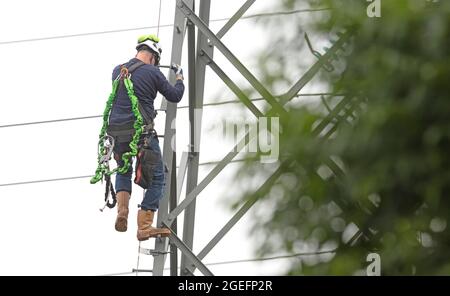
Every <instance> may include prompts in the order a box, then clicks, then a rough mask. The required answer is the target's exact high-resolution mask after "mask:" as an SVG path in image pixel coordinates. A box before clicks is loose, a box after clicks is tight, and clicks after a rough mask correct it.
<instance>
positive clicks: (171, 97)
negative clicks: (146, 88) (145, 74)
mask: <svg viewBox="0 0 450 296" xmlns="http://www.w3.org/2000/svg"><path fill="white" fill-rule="evenodd" d="M176 77H177V81H176V82H175V85H174V86H172V85H170V83H169V81H167V79H166V77H164V75H163V74H162V73H161V72H159V74H158V91H159V92H160V93H161V94H162V95H163V96H164V97H165V98H166V99H167V100H168V101H169V102H172V103H178V102H180V101H181V98H182V97H183V94H184V84H183V75H182V74H181V75H179V74H177V75H176Z"/></svg>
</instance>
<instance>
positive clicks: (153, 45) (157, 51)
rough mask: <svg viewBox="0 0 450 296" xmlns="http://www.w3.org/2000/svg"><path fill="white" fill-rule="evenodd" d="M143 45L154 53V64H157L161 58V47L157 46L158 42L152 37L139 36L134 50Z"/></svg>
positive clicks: (139, 48)
mask: <svg viewBox="0 0 450 296" xmlns="http://www.w3.org/2000/svg"><path fill="white" fill-rule="evenodd" d="M144 46H145V47H148V49H150V51H151V52H152V53H153V54H154V55H155V58H156V65H158V64H159V61H160V60H161V53H162V49H161V47H160V46H159V44H158V42H156V41H155V40H153V39H152V38H145V39H143V38H140V39H139V40H138V44H137V45H136V50H141V49H142V47H144Z"/></svg>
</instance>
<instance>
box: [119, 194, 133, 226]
mask: <svg viewBox="0 0 450 296" xmlns="http://www.w3.org/2000/svg"><path fill="white" fill-rule="evenodd" d="M116 198H117V219H116V230H117V231H119V232H125V231H127V225H128V221H127V220H128V204H129V202H130V194H129V193H128V192H126V191H120V192H117V195H116Z"/></svg>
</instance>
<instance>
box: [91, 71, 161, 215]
mask: <svg viewBox="0 0 450 296" xmlns="http://www.w3.org/2000/svg"><path fill="white" fill-rule="evenodd" d="M142 65H144V63H143V62H136V63H134V64H132V65H131V66H129V67H128V68H127V67H125V65H122V66H121V68H120V74H119V75H118V76H117V78H116V79H115V80H114V81H113V85H112V92H111V94H110V95H109V98H108V101H107V102H106V108H105V111H104V112H103V125H102V128H101V130H100V135H99V142H98V157H97V160H98V166H97V169H96V170H95V175H94V176H93V177H92V179H91V181H90V182H91V184H95V183H97V182H98V181H100V180H102V179H104V180H105V182H106V189H105V202H106V203H105V206H104V207H103V209H104V208H105V207H106V206H107V207H109V208H114V207H115V205H116V194H115V192H114V187H113V185H112V182H111V175H112V174H114V173H116V172H118V173H119V174H125V173H126V172H127V171H128V169H129V168H130V164H131V158H132V157H135V156H136V155H137V154H138V143H139V139H140V137H141V135H142V133H143V132H147V131H149V130H152V131H154V130H153V119H152V118H150V117H148V116H147V114H146V113H145V112H144V110H143V109H142V107H141V105H140V103H139V100H138V98H137V97H136V95H135V94H134V89H133V82H132V81H131V73H132V72H133V71H134V70H136V69H137V68H138V67H140V66H142ZM120 86H125V88H126V91H127V94H128V97H129V98H130V101H131V110H132V111H133V114H134V116H135V118H136V120H135V121H134V123H133V127H132V129H131V130H123V131H121V133H122V134H124V133H125V134H132V135H133V136H132V139H131V142H130V144H129V146H130V151H129V152H126V153H124V154H123V155H122V160H123V166H121V167H117V168H115V169H113V170H111V169H110V167H109V161H110V160H111V156H112V154H113V149H114V138H113V137H112V136H111V135H113V136H114V135H115V134H114V133H113V132H109V131H108V127H109V126H108V125H109V115H110V113H111V109H112V107H113V104H114V100H115V99H116V95H117V90H118V88H119V87H120ZM144 118H145V120H146V123H147V125H144ZM107 133H108V134H109V135H107ZM110 193H111V196H112V200H113V201H112V203H111V202H109V199H108V197H109V194H110ZM103 209H101V211H103Z"/></svg>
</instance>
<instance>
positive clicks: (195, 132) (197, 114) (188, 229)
mask: <svg viewBox="0 0 450 296" xmlns="http://www.w3.org/2000/svg"><path fill="white" fill-rule="evenodd" d="M210 7H211V1H210V0H201V1H200V12H199V16H200V19H201V20H202V21H203V22H204V23H206V24H207V25H208V24H209V12H210ZM188 38H189V42H188V43H189V45H188V56H189V57H188V60H189V82H190V84H189V122H190V143H189V144H190V145H189V148H190V151H189V158H188V177H187V183H186V194H187V195H188V194H189V193H191V192H192V190H193V189H194V188H195V187H197V182H198V165H199V159H200V135H201V132H202V111H203V95H204V86H205V69H206V64H205V63H204V62H202V61H200V60H199V59H198V58H197V55H196V52H195V27H194V24H192V23H190V25H189V27H188ZM203 44H207V39H206V37H205V36H204V35H203V34H199V36H198V48H197V52H199V51H198V49H199V48H201V47H202V45H203ZM191 77H192V78H193V79H192V80H191ZM194 225H195V200H193V201H192V202H191V203H190V205H189V206H188V207H187V208H186V210H185V214H184V228H183V242H184V243H185V244H186V246H187V247H188V248H190V249H191V250H192V247H193V242H194ZM189 264H190V262H189V261H188V258H187V256H186V254H184V253H183V255H182V257H181V275H188V274H186V273H185V272H184V271H185V270H186V267H187V265H189Z"/></svg>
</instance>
